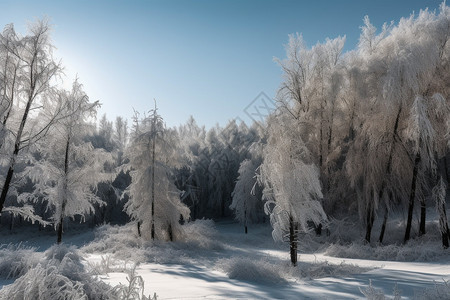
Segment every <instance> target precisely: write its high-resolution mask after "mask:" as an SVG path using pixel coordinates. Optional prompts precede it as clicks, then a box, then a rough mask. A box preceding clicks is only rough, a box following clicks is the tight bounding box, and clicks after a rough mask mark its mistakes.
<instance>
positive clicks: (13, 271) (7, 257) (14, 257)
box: [0, 244, 41, 279]
mask: <svg viewBox="0 0 450 300" xmlns="http://www.w3.org/2000/svg"><path fill="white" fill-rule="evenodd" d="M35 250H36V248H32V247H26V246H24V245H23V244H18V245H13V244H9V245H3V246H0V278H4V279H6V278H17V277H19V276H22V275H24V274H25V273H27V272H28V270H30V269H31V268H34V267H35V266H36V265H37V264H38V263H39V261H40V259H41V256H40V255H39V254H38V253H36V252H35Z"/></svg>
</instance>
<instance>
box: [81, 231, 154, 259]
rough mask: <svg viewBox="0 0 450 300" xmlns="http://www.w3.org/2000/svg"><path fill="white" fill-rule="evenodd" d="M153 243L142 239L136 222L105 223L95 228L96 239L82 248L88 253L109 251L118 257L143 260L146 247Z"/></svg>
mask: <svg viewBox="0 0 450 300" xmlns="http://www.w3.org/2000/svg"><path fill="white" fill-rule="evenodd" d="M150 245H151V243H149V242H146V241H144V240H142V239H140V238H139V237H138V235H137V232H136V224H128V225H125V226H117V225H116V226H111V225H103V226H100V227H98V228H96V229H95V239H94V241H92V242H91V243H89V244H88V245H86V246H84V247H83V248H81V250H82V251H84V252H86V253H94V252H100V253H108V254H112V255H113V256H114V258H116V259H122V260H133V261H135V262H142V261H144V259H145V251H144V249H145V247H146V246H150Z"/></svg>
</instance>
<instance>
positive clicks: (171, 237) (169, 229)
mask: <svg viewBox="0 0 450 300" xmlns="http://www.w3.org/2000/svg"><path fill="white" fill-rule="evenodd" d="M167 231H168V233H169V240H170V241H171V242H173V230H172V223H169V228H168V229H167Z"/></svg>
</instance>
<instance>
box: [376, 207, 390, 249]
mask: <svg viewBox="0 0 450 300" xmlns="http://www.w3.org/2000/svg"><path fill="white" fill-rule="evenodd" d="M388 215H389V210H388V207H387V205H386V206H385V207H384V216H383V224H382V225H381V231H380V237H379V238H378V242H379V243H380V244H382V243H383V239H384V233H385V231H386V223H387V219H388Z"/></svg>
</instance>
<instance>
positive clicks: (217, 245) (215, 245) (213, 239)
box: [179, 219, 223, 250]
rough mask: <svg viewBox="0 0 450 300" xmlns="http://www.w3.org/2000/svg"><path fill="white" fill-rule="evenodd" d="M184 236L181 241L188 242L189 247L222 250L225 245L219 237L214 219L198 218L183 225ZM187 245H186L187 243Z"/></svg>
mask: <svg viewBox="0 0 450 300" xmlns="http://www.w3.org/2000/svg"><path fill="white" fill-rule="evenodd" d="M183 229H184V233H185V235H184V237H183V239H182V240H181V241H180V242H179V243H180V244H187V246H188V247H189V248H201V249H209V250H221V249H223V245H222V243H221V242H220V239H219V232H218V231H217V229H216V225H215V224H214V221H213V220H210V219H208V220H206V219H201V220H200V219H198V220H195V221H194V222H189V223H186V224H185V225H183ZM185 246H186V245H185Z"/></svg>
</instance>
